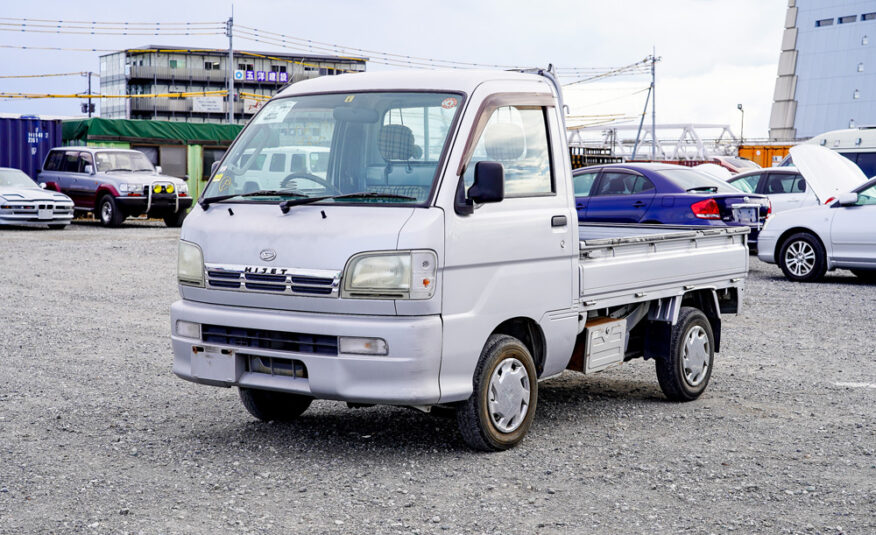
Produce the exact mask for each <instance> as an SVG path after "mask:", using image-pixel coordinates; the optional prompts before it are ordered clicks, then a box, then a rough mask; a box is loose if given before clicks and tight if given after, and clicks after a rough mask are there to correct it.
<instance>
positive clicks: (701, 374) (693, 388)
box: [654, 307, 715, 401]
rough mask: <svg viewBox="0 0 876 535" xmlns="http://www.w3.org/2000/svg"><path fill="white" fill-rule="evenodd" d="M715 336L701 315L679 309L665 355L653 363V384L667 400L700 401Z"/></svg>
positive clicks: (687, 309)
mask: <svg viewBox="0 0 876 535" xmlns="http://www.w3.org/2000/svg"><path fill="white" fill-rule="evenodd" d="M714 359H715V335H714V334H713V333H712V325H711V324H710V323H709V319H708V318H707V317H706V315H705V314H703V313H702V312H700V311H699V310H698V309H696V308H693V307H682V309H681V312H680V313H679V315H678V322H677V323H676V324H675V325H674V326H673V327H672V332H671V333H670V335H669V351H668V354H666V355H664V356H663V357H660V358H657V359H655V361H654V362H655V366H656V368H657V382H658V383H660V389H661V390H663V393H664V394H665V395H666V397H667V398H669V399H671V400H673V401H692V400H694V399H697V398H698V397H700V394H702V393H703V392H704V391H705V390H706V386H708V384H709V379H710V378H711V377H712V363H713V362H714Z"/></svg>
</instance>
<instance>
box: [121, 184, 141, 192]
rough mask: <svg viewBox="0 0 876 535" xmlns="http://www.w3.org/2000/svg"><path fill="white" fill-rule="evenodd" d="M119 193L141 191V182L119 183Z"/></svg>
mask: <svg viewBox="0 0 876 535" xmlns="http://www.w3.org/2000/svg"><path fill="white" fill-rule="evenodd" d="M119 192H120V193H129V194H130V193H140V194H142V193H143V184H119Z"/></svg>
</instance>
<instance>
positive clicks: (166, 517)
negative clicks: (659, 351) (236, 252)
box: [0, 222, 876, 534]
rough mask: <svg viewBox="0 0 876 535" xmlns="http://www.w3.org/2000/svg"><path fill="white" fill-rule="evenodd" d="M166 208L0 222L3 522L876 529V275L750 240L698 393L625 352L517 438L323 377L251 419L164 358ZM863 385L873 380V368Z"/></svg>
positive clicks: (170, 242) (544, 389) (50, 526)
mask: <svg viewBox="0 0 876 535" xmlns="http://www.w3.org/2000/svg"><path fill="white" fill-rule="evenodd" d="M177 236H178V231H177V230H173V229H167V228H164V227H163V226H161V225H156V224H152V223H147V222H130V223H128V224H126V225H125V226H124V227H123V228H121V229H115V230H111V229H109V230H108V229H103V228H100V227H98V226H96V225H94V224H89V223H80V224H74V225H72V226H71V227H70V228H68V229H67V230H64V231H44V230H2V231H0V326H2V329H0V533H4V534H6V533H8V534H19V533H51V532H54V533H122V532H131V533H226V532H227V533H421V534H425V533H452V534H455V533H501V534H509V533H583V532H596V533H727V532H738V533H763V534H775V533H869V534H872V533H876V456H874V451H876V436H874V435H876V433H874V431H876V427H874V415H876V404H874V401H876V388H874V384H876V368H874V360H876V359H874V347H873V342H872V335H873V332H874V327H876V319H874V317H876V314H874V311H876V305H874V303H876V285H867V284H862V283H860V282H858V281H857V280H856V279H855V278H854V277H853V276H851V274H849V273H848V272H837V273H833V274H830V275H829V276H828V278H827V279H826V281H824V282H822V283H819V284H809V285H800V284H792V283H789V282H786V281H785V280H784V279H783V278H782V277H781V273H780V271H779V270H778V268H776V267H775V266H771V265H767V264H763V263H760V262H759V261H758V260H757V259H756V258H752V261H751V263H752V266H751V277H750V281H749V284H748V290H747V293H746V298H745V305H746V309H745V311H744V313H743V314H742V315H741V316H738V317H727V318H725V322H724V339H723V343H722V345H723V349H724V351H723V352H722V353H721V354H720V355H718V357H717V359H716V367H715V370H714V373H713V375H712V382H711V385H710V387H709V389H708V390H707V391H706V393H705V395H704V396H703V397H702V398H701V399H700V400H698V401H695V402H692V403H687V404H676V403H669V402H666V401H664V399H663V398H662V395H661V393H660V390H659V388H658V386H657V381H656V377H655V374H654V369H653V364H652V363H650V362H643V361H634V362H632V363H629V364H627V365H624V366H621V367H619V368H616V369H613V370H610V371H607V372H604V373H602V374H597V375H594V376H588V377H585V376H583V375H580V374H576V373H571V372H567V373H565V374H564V375H562V376H561V377H559V378H556V379H553V380H550V381H547V382H544V383H542V384H541V386H540V399H539V404H538V414H537V417H536V420H535V424H534V425H533V428H532V430H531V431H530V434H529V436H528V438H527V439H526V440H525V441H524V442H523V443H522V444H521V445H520V446H519V447H517V448H516V449H514V450H511V451H508V452H503V453H497V454H477V453H473V452H471V451H469V450H468V449H466V447H465V446H464V445H463V443H462V441H461V439H460V438H459V436H458V435H457V431H456V427H455V420H454V419H452V418H448V417H446V416H444V417H442V416H436V415H426V414H422V413H419V412H416V411H413V410H409V409H403V408H392V407H373V408H365V409H355V410H351V409H348V408H347V407H346V406H345V405H344V404H341V403H335V402H326V401H318V402H315V403H314V404H313V406H312V408H311V409H310V410H309V411H308V412H307V413H305V415H304V416H303V417H302V418H301V419H300V420H299V421H298V422H296V423H294V424H262V423H258V422H256V421H254V420H253V419H252V418H251V417H250V416H249V415H248V414H247V413H246V412H245V411H244V409H243V407H242V406H241V405H240V403H239V401H238V397H237V392H236V390H231V389H220V388H211V387H206V386H199V385H195V384H191V383H188V382H185V381H182V380H179V379H178V378H176V377H175V376H174V375H173V374H172V373H171V371H170V367H171V359H172V353H171V348H170V339H169V307H170V304H171V303H172V302H173V301H174V300H175V299H177V298H178V294H177V289H176V281H175V258H176V238H177ZM868 385H869V386H868Z"/></svg>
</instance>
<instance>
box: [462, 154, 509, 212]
mask: <svg viewBox="0 0 876 535" xmlns="http://www.w3.org/2000/svg"><path fill="white" fill-rule="evenodd" d="M468 198H469V199H471V200H472V201H474V202H476V203H479V204H484V203H488V202H499V201H501V200H502V199H504V198H505V168H504V167H502V164H500V163H499V162H478V163H477V164H476V165H475V172H474V184H472V186H471V187H470V188H468Z"/></svg>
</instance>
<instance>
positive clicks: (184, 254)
mask: <svg viewBox="0 0 876 535" xmlns="http://www.w3.org/2000/svg"><path fill="white" fill-rule="evenodd" d="M176 278H177V280H178V281H179V282H180V284H186V285H189V286H200V287H203V286H204V253H202V252H201V248H200V247H198V246H197V245H195V244H194V243H191V242H187V241H183V240H180V241H179V256H178V257H177V269H176Z"/></svg>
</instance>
